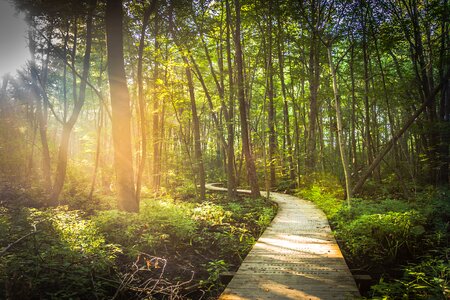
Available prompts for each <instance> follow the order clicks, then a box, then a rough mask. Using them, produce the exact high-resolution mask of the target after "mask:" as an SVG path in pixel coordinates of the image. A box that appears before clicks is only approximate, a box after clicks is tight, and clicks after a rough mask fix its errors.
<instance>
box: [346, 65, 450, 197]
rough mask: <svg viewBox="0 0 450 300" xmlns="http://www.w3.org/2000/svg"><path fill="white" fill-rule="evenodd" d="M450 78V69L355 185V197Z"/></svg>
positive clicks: (353, 191)
mask: <svg viewBox="0 0 450 300" xmlns="http://www.w3.org/2000/svg"><path fill="white" fill-rule="evenodd" d="M449 77H450V69H449V70H447V73H446V74H445V75H444V76H443V78H442V79H441V83H440V84H439V85H438V86H437V87H436V88H435V89H434V90H433V92H432V93H431V94H430V96H429V97H428V98H427V99H426V100H425V101H424V102H423V103H422V105H421V106H420V107H419V108H418V109H417V110H416V111H415V112H414V114H413V115H412V116H411V117H409V119H408V120H407V121H406V123H405V124H404V125H403V127H402V128H401V129H400V130H399V131H398V132H397V133H396V134H395V135H394V136H393V137H392V138H391V139H390V140H389V142H387V144H386V145H385V146H384V147H383V149H382V150H381V151H380V153H378V155H377V157H376V158H375V159H374V160H373V162H372V163H371V164H370V166H369V167H368V168H367V169H366V170H365V171H364V173H363V174H362V175H361V177H360V178H359V180H358V182H357V183H356V184H355V186H354V187H353V190H352V195H355V194H356V193H357V192H358V191H359V190H360V189H361V188H362V187H363V185H364V183H365V182H366V180H367V179H368V178H369V177H370V175H371V174H372V172H373V170H375V168H376V167H377V166H378V165H379V164H380V163H381V161H382V160H383V158H384V157H385V156H386V154H388V153H389V151H390V150H391V149H392V147H393V146H394V144H395V143H396V142H397V141H398V140H399V139H400V138H401V137H402V135H403V134H404V133H405V132H406V130H408V128H409V127H410V126H411V125H412V124H413V123H414V121H415V120H416V119H417V118H418V117H419V116H420V115H421V114H422V112H424V111H425V109H426V108H427V106H429V105H430V104H431V103H433V101H434V99H435V98H436V95H437V93H438V92H439V91H440V90H441V88H442V85H443V84H444V82H445V81H446V80H447V79H448V78H449Z"/></svg>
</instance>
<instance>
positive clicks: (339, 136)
mask: <svg viewBox="0 0 450 300" xmlns="http://www.w3.org/2000/svg"><path fill="white" fill-rule="evenodd" d="M327 50H328V61H329V63H330V71H331V78H332V80H333V92H334V101H335V102H334V105H335V109H336V124H337V139H338V144H339V152H340V155H341V163H342V168H343V170H344V178H345V191H346V196H347V205H348V206H350V199H351V198H352V191H351V189H350V186H351V184H350V171H349V167H348V160H347V152H346V149H345V141H344V139H343V136H342V130H343V129H342V114H341V99H340V95H339V89H338V85H337V76H336V69H335V67H334V63H333V53H332V44H331V43H330V44H329V45H328V47H327Z"/></svg>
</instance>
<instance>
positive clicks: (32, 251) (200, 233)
mask: <svg viewBox="0 0 450 300" xmlns="http://www.w3.org/2000/svg"><path fill="white" fill-rule="evenodd" d="M77 193H78V192H76V191H73V193H72V194H71V195H72V196H71V197H70V198H68V200H66V203H67V204H66V205H65V206H61V207H58V208H45V207H42V206H39V203H34V204H35V205H28V206H26V205H25V206H24V203H25V202H23V201H22V202H19V203H20V205H15V202H14V201H15V200H14V199H13V198H14V195H16V194H14V193H12V194H11V195H9V196H8V197H12V198H11V199H10V201H4V202H3V203H2V205H1V206H0V298H5V299H111V298H115V299H142V298H148V297H156V298H157V299H158V298H159V299H163V298H164V297H168V295H171V297H175V298H176V297H179V298H180V299H181V298H199V297H201V296H202V295H203V296H204V297H205V298H207V297H208V296H211V297H213V296H215V295H218V294H219V293H220V292H221V290H222V289H223V285H222V284H221V282H220V280H219V274H220V273H221V272H223V271H227V270H229V271H234V270H236V269H237V267H238V266H239V264H240V262H241V260H242V259H243V257H245V256H246V254H247V252H248V251H249V249H250V248H251V247H252V245H253V244H254V242H255V240H256V239H257V238H258V236H259V235H260V234H261V232H262V231H263V229H264V228H265V227H266V226H267V225H268V224H269V223H270V220H271V219H272V218H273V217H274V215H275V211H276V207H275V206H274V204H273V203H271V202H269V201H267V200H264V199H257V200H254V199H247V198H238V199H236V200H234V201H228V199H227V198H226V196H225V195H222V194H217V193H213V194H209V195H208V199H207V201H206V202H200V201H198V199H197V198H195V197H192V196H186V195H190V194H189V193H184V194H180V195H184V196H183V197H176V198H174V197H169V196H162V197H158V198H150V197H148V198H145V199H143V200H142V201H141V211H140V212H139V213H138V214H132V213H125V212H120V211H118V210H115V209H113V207H114V205H112V204H108V200H109V199H110V198H109V196H105V198H103V199H97V200H94V202H96V203H103V204H102V205H101V206H100V207H101V208H103V210H98V209H95V208H93V207H92V204H91V203H89V202H87V201H81V202H79V203H78V209H74V208H77V207H76V206H77V205H76V202H75V197H76V195H77ZM83 199H85V198H83ZM86 205H87V206H88V207H84V206H86ZM30 206H36V207H30ZM175 298H174V299H175Z"/></svg>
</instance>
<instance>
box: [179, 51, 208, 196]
mask: <svg viewBox="0 0 450 300" xmlns="http://www.w3.org/2000/svg"><path fill="white" fill-rule="evenodd" d="M183 61H184V63H185V64H186V77H187V81H188V87H189V99H190V101H191V112H192V123H193V124H192V125H193V127H194V128H193V129H194V153H195V164H196V170H197V173H198V179H199V184H200V199H201V200H205V192H206V189H205V184H206V179H205V168H204V165H203V155H202V148H201V140H200V122H199V119H198V114H197V104H196V103H195V94H194V82H193V80H192V73H191V69H190V67H189V62H188V60H187V58H186V57H185V56H183Z"/></svg>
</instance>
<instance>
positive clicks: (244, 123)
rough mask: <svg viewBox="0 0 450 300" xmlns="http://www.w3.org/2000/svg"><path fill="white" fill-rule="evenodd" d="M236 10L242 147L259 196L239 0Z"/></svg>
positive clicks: (254, 191) (251, 184)
mask: <svg viewBox="0 0 450 300" xmlns="http://www.w3.org/2000/svg"><path fill="white" fill-rule="evenodd" d="M234 5H235V7H234V8H235V10H236V28H235V30H236V35H235V37H234V43H235V51H236V58H235V59H236V68H237V88H238V101H239V115H240V119H241V136H242V148H243V152H244V156H245V163H246V166H247V176H248V181H249V184H250V189H251V196H252V197H253V198H257V197H260V196H261V193H260V190H259V186H258V177H257V174H256V167H255V162H254V160H253V155H252V151H251V145H250V144H251V143H250V137H249V130H248V120H247V104H246V101H245V90H244V64H243V55H242V45H241V5H240V1H239V0H235V1H234Z"/></svg>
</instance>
